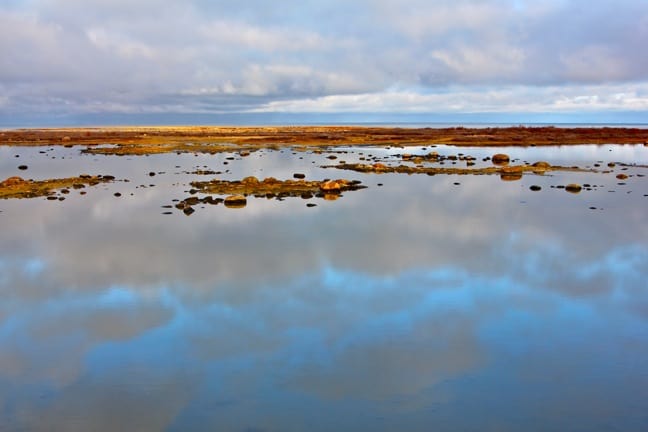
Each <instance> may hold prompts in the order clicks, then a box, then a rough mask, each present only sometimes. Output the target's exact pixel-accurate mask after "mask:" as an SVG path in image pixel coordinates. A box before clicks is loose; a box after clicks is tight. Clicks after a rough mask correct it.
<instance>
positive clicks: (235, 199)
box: [224, 195, 247, 208]
mask: <svg viewBox="0 0 648 432" xmlns="http://www.w3.org/2000/svg"><path fill="white" fill-rule="evenodd" d="M224 203H225V207H229V208H243V207H245V206H246V205H247V198H245V197H244V196H243V195H230V196H228V197H227V198H225V201H224Z"/></svg>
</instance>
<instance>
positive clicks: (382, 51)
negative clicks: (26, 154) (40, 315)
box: [0, 0, 648, 116]
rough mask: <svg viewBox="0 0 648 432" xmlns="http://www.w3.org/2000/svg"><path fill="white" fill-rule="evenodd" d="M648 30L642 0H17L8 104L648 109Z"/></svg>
mask: <svg viewBox="0 0 648 432" xmlns="http://www.w3.org/2000/svg"><path fill="white" fill-rule="evenodd" d="M646 40H648V4H646V3H645V2H636V1H631V0H619V1H616V2H609V1H600V2H595V3H592V2H585V1H584V0H553V1H548V2H542V4H538V3H537V2H530V1H525V0H515V1H514V0H493V1H483V0H455V1H450V0H436V1H432V2H431V1H424V0H407V1H395V0H376V1H368V0H357V1H352V2H341V1H339V0H333V1H326V2H324V1H313V2H308V3H303V2H295V1H291V0H278V1H276V2H273V4H272V5H269V4H267V3H266V2H260V1H257V0H254V1H249V2H245V4H243V5H242V4H240V2H233V1H219V2H206V1H204V0H190V1H185V2H183V1H178V0H174V1H170V2H169V1H165V2H161V1H157V0H146V1H144V2H131V1H123V0H119V1H107V0H87V1H81V0H33V1H18V0H16V1H13V2H11V3H10V4H4V5H2V6H0V53H2V55H0V80H1V81H2V82H3V84H4V88H3V90H4V92H3V97H4V98H5V99H4V102H3V103H2V105H0V115H3V116H10V115H15V114H25V115H28V114H33V113H40V114H39V115H47V113H48V112H51V113H60V112H62V111H63V112H66V113H69V114H75V113H78V114H83V113H92V112H109V111H110V110H112V109H114V110H116V112H150V113H155V112H171V111H173V110H180V111H181V112H212V111H218V112H242V111H243V112H247V111H257V112H266V111H269V110H274V109H277V110H280V111H284V112H285V111H287V110H288V108H289V107H293V108H294V109H295V110H296V111H302V109H307V110H309V109H310V110H315V109H320V108H322V109H325V110H334V109H336V107H340V109H342V110H354V111H355V110H358V109H364V110H366V111H385V112H387V111H392V112H400V111H402V110H405V111H415V112H417V111H421V110H430V109H432V110H433V111H434V112H437V111H441V112H443V111H448V110H455V111H460V110H471V111H477V110H485V111H489V112H490V111H514V110H518V109H521V110H524V111H533V110H536V109H543V110H544V109H550V110H553V109H567V108H566V107H572V108H574V109H580V108H582V107H586V108H587V109H592V110H610V109H611V110H622V109H631V110H641V109H645V108H644V107H645V100H644V96H643V94H644V93H642V92H639V93H637V94H634V93H633V92H634V90H633V89H635V88H637V86H639V87H642V88H645V85H644V84H642V83H646V82H648V57H646V56H642V55H641V53H642V52H643V51H644V50H645V47H644V45H645V41H646ZM394 88H396V89H406V90H401V91H395V90H390V89H394ZM611 89H612V90H611ZM642 91H643V90H642ZM563 93H564V94H563ZM581 93H582V94H581ZM612 94H622V95H623V96H621V97H612V96H611V95H612ZM581 96H585V97H590V99H583V98H579V97H581ZM592 96H596V98H591V97H592ZM390 104H391V105H390ZM507 104H508V105H507Z"/></svg>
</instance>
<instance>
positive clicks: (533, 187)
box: [529, 185, 542, 192]
mask: <svg viewBox="0 0 648 432" xmlns="http://www.w3.org/2000/svg"><path fill="white" fill-rule="evenodd" d="M529 189H531V190H532V191H533V192H538V191H539V190H542V188H541V187H540V186H538V185H531V186H530V187H529Z"/></svg>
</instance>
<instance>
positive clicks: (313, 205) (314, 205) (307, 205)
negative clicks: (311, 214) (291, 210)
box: [306, 203, 317, 207]
mask: <svg viewBox="0 0 648 432" xmlns="http://www.w3.org/2000/svg"><path fill="white" fill-rule="evenodd" d="M316 206H317V204H315V203H308V204H306V207H316Z"/></svg>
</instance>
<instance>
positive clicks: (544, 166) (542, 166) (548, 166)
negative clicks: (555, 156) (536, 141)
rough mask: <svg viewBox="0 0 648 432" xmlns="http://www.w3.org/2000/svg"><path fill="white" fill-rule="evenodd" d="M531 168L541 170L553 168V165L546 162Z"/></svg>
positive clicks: (540, 162)
mask: <svg viewBox="0 0 648 432" xmlns="http://www.w3.org/2000/svg"><path fill="white" fill-rule="evenodd" d="M531 166H532V167H534V168H541V169H547V168H551V164H550V163H549V162H545V161H538V162H536V163H534V164H533V165H531Z"/></svg>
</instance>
